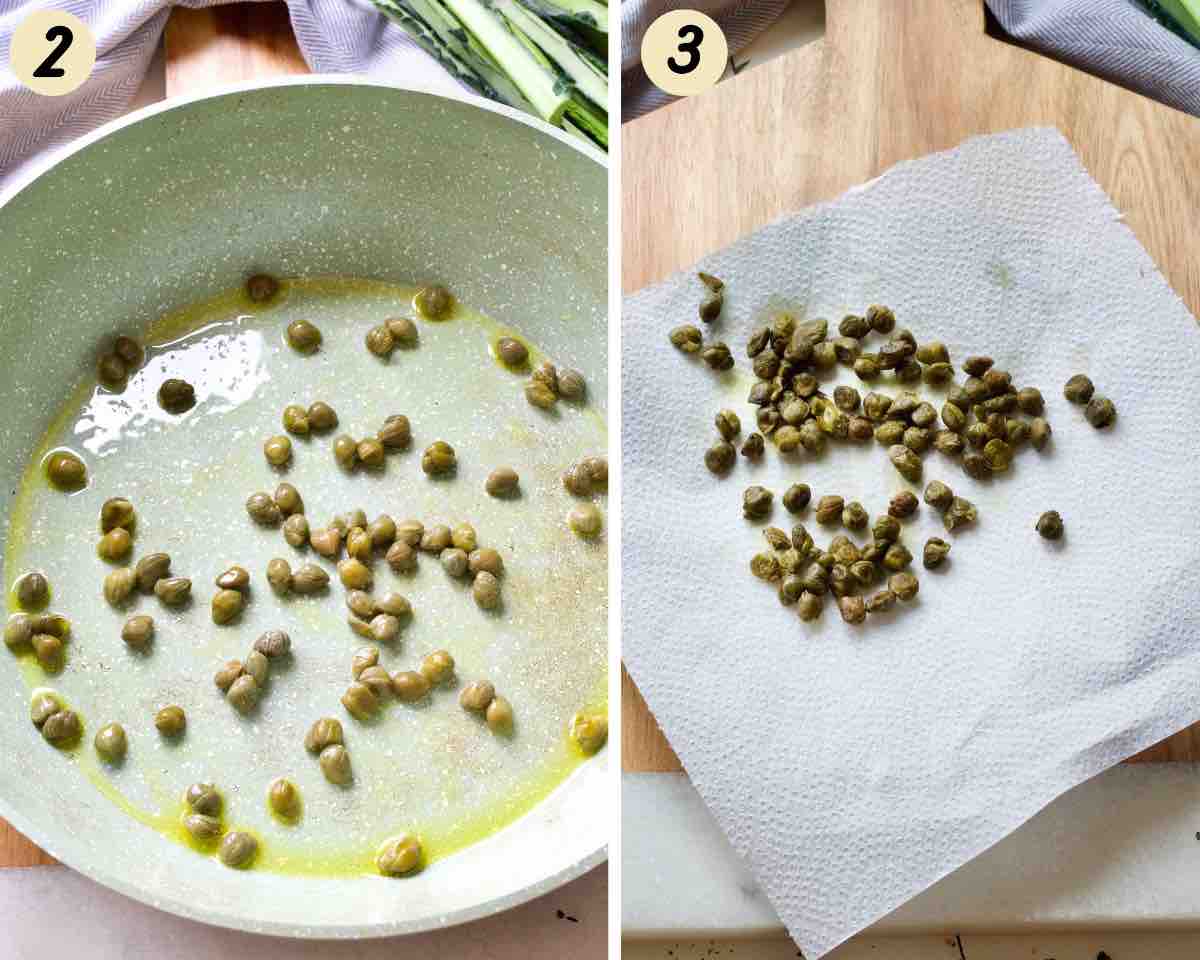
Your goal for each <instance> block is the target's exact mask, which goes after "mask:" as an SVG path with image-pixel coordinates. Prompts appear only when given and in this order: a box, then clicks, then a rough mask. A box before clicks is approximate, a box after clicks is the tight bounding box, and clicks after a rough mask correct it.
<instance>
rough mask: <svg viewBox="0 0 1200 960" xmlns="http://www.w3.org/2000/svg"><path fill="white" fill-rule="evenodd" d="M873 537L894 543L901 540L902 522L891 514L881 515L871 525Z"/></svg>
mask: <svg viewBox="0 0 1200 960" xmlns="http://www.w3.org/2000/svg"><path fill="white" fill-rule="evenodd" d="M871 536H872V537H874V539H876V540H880V541H887V542H888V543H892V542H894V541H896V540H899V539H900V521H899V520H897V519H896V518H895V517H894V516H892V515H891V514H886V513H885V514H881V515H880V516H878V517H876V518H875V522H874V523H873V524H872V525H871Z"/></svg>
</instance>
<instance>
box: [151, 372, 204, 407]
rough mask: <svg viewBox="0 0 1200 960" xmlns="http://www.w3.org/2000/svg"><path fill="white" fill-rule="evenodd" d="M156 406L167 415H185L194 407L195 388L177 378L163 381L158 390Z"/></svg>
mask: <svg viewBox="0 0 1200 960" xmlns="http://www.w3.org/2000/svg"><path fill="white" fill-rule="evenodd" d="M158 405H159V406H160V407H162V408H163V409H164V410H166V411H167V413H175V414H179V413H186V412H187V411H188V410H191V409H192V407H194V406H195V405H196V388H195V387H193V386H192V385H191V384H190V383H188V382H187V381H186V380H180V379H179V378H178V377H172V378H171V379H170V380H164V381H163V382H162V385H161V386H160V387H159V388H158Z"/></svg>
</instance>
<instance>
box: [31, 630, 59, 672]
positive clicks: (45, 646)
mask: <svg viewBox="0 0 1200 960" xmlns="http://www.w3.org/2000/svg"><path fill="white" fill-rule="evenodd" d="M29 642H30V644H31V645H32V646H33V653H34V656H36V657H37V662H38V665H39V666H40V667H41V668H42V669H43V670H45V671H46V673H58V672H59V671H60V670H62V668H63V659H64V657H65V655H66V651H65V648H64V645H63V642H62V638H61V637H56V636H54V634H51V633H35V634H34V635H33V637H32V638H31V639H30V641H29Z"/></svg>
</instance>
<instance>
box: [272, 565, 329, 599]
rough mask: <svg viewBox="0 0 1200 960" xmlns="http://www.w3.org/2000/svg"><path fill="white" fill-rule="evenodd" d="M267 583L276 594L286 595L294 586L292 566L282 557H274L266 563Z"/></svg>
mask: <svg viewBox="0 0 1200 960" xmlns="http://www.w3.org/2000/svg"><path fill="white" fill-rule="evenodd" d="M318 569H320V568H318ZM322 573H324V571H322ZM267 583H269V584H270V585H271V589H272V590H274V591H275V592H276V593H279V594H286V593H287V592H288V591H290V590H291V589H292V587H293V585H294V584H295V577H294V576H293V574H292V565H291V564H290V563H288V562H287V561H286V560H284V559H283V558H282V557H274V558H273V559H271V560H269V561H267ZM299 592H303V591H299Z"/></svg>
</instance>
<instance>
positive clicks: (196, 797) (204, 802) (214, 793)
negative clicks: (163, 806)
mask: <svg viewBox="0 0 1200 960" xmlns="http://www.w3.org/2000/svg"><path fill="white" fill-rule="evenodd" d="M183 802H184V803H186V804H187V806H188V808H189V809H191V810H193V811H194V812H196V813H202V814H204V815H205V816H209V817H220V816H221V807H222V805H223V804H224V800H223V799H222V798H221V793H220V791H219V790H217V788H216V787H215V786H213V784H211V783H204V782H199V783H193V784H192V785H191V786H190V787H188V788H187V791H186V792H185V793H184V795H183Z"/></svg>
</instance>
